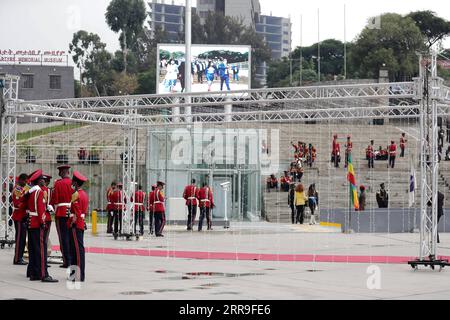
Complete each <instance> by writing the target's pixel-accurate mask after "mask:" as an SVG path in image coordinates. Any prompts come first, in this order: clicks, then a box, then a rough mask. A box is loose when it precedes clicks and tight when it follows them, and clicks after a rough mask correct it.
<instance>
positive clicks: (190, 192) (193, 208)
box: [183, 179, 198, 231]
mask: <svg viewBox="0 0 450 320" xmlns="http://www.w3.org/2000/svg"><path fill="white" fill-rule="evenodd" d="M197 190H198V188H197V186H196V185H195V179H192V181H191V184H190V185H188V186H186V187H185V188H184V192H183V198H184V199H185V200H186V206H187V209H188V218H187V230H188V231H190V230H192V226H193V225H194V223H195V217H196V215H197V206H198V202H197Z"/></svg>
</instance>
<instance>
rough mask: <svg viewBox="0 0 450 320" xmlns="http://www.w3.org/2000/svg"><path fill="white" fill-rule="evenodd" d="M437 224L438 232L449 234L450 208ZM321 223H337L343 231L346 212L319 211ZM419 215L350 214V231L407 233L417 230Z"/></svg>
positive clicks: (405, 212) (401, 212)
mask: <svg viewBox="0 0 450 320" xmlns="http://www.w3.org/2000/svg"><path fill="white" fill-rule="evenodd" d="M444 211H445V212H444V216H443V217H442V218H441V221H440V223H439V229H438V230H439V232H450V208H447V209H445V210H444ZM320 221H321V222H331V223H339V224H341V225H342V227H341V229H342V231H345V230H346V229H347V228H346V225H347V223H346V221H348V211H347V210H345V209H335V210H321V212H320ZM419 225H420V215H419V210H418V209H409V208H404V209H389V210H387V209H375V210H370V211H364V212H351V218H350V229H352V230H353V231H354V232H356V233H408V232H413V231H414V229H418V228H419Z"/></svg>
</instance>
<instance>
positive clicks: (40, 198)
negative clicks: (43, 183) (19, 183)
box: [27, 188, 47, 229]
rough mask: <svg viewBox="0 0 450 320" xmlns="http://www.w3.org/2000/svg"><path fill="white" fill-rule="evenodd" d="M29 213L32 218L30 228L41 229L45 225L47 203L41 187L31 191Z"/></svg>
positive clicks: (28, 205) (28, 203)
mask: <svg viewBox="0 0 450 320" xmlns="http://www.w3.org/2000/svg"><path fill="white" fill-rule="evenodd" d="M27 208H28V209H27V213H28V216H29V218H30V220H29V221H30V224H29V226H28V227H29V228H30V229H39V228H40V227H41V226H42V225H45V215H46V212H45V211H46V209H47V204H46V203H45V199H44V192H43V191H42V189H41V188H39V189H37V190H35V191H33V192H32V193H30V196H29V197H28V201H27Z"/></svg>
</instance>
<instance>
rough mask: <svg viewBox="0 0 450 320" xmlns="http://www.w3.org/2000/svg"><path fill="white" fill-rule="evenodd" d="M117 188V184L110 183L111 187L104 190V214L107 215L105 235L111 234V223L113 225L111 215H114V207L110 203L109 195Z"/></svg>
mask: <svg viewBox="0 0 450 320" xmlns="http://www.w3.org/2000/svg"><path fill="white" fill-rule="evenodd" d="M116 188H117V183H116V182H115V181H113V182H112V183H111V186H110V187H109V188H108V190H106V200H107V201H108V204H107V205H106V212H107V214H108V222H107V224H106V233H112V232H113V231H112V230H113V229H112V223H113V214H114V212H113V211H114V205H113V204H112V202H111V195H112V194H113V193H114V191H115V190H116Z"/></svg>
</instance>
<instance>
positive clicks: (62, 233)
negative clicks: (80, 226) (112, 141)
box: [50, 165, 73, 268]
mask: <svg viewBox="0 0 450 320" xmlns="http://www.w3.org/2000/svg"><path fill="white" fill-rule="evenodd" d="M58 170H59V176H60V177H61V179H58V180H56V181H55V183H54V187H53V194H52V197H51V199H50V205H51V206H52V207H53V208H54V209H55V221H56V231H57V232H58V238H59V247H60V250H61V253H62V256H63V264H62V266H60V267H61V268H67V267H68V266H70V248H69V229H68V227H67V220H68V218H69V213H70V201H71V200H72V193H73V189H72V180H71V179H70V166H68V165H63V166H59V167H58Z"/></svg>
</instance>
